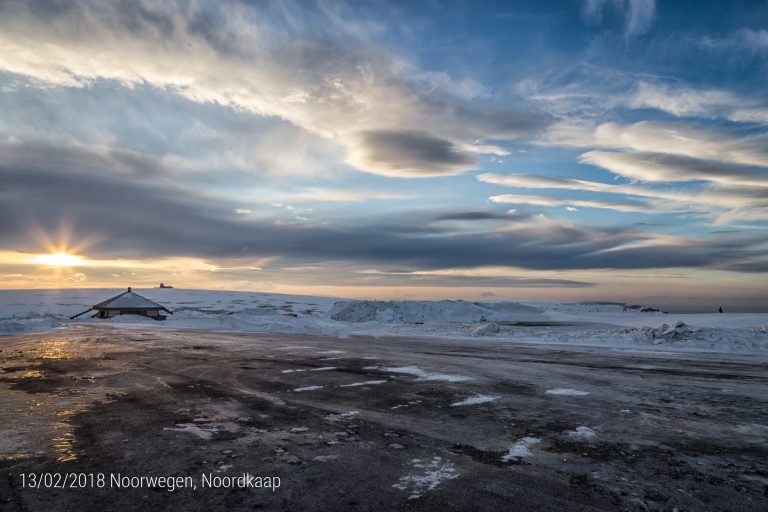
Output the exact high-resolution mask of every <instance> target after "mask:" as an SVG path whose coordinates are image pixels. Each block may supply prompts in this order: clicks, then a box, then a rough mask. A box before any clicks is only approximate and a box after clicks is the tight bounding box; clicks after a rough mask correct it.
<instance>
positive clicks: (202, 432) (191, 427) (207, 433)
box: [163, 423, 218, 441]
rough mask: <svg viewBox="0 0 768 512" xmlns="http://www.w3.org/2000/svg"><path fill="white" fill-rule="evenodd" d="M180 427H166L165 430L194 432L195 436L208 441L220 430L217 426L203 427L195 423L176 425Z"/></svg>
mask: <svg viewBox="0 0 768 512" xmlns="http://www.w3.org/2000/svg"><path fill="white" fill-rule="evenodd" d="M176 426H177V427H179V428H168V427H166V428H164V429H163V430H173V431H176V432H185V433H187V434H192V435H193V436H195V437H199V438H200V439H203V440H205V441H208V440H210V439H211V436H213V434H214V433H216V432H217V431H218V429H217V428H207V429H203V428H200V427H199V426H197V425H195V424H194V423H178V424H177V425H176Z"/></svg>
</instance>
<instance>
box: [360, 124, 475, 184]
mask: <svg viewBox="0 0 768 512" xmlns="http://www.w3.org/2000/svg"><path fill="white" fill-rule="evenodd" d="M359 138H360V144H359V146H358V147H357V148H355V151H354V153H353V154H352V157H351V158H350V163H352V164H353V165H354V166H355V167H357V168H359V169H362V170H367V171H370V172H375V173H377V174H383V175H386V176H394V177H430V176H445V175H451V174H459V173H462V172H466V171H468V170H470V169H471V168H472V165H473V164H474V163H475V162H476V159H475V158H474V157H473V156H471V155H468V154H466V153H464V152H462V151H460V150H459V149H458V147H457V146H456V145H455V144H453V143H452V142H450V141H448V140H444V139H440V138H437V137H434V136H432V135H430V134H429V133H427V132H422V131H410V130H403V131H395V130H371V131H366V132H362V133H361V134H359Z"/></svg>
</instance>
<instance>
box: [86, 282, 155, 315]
mask: <svg viewBox="0 0 768 512" xmlns="http://www.w3.org/2000/svg"><path fill="white" fill-rule="evenodd" d="M93 309H164V310H165V311H168V310H167V309H166V308H165V307H164V306H161V305H160V304H158V303H157V302H153V301H151V300H149V299H148V298H146V297H142V296H141V295H139V294H138V293H134V292H132V291H131V289H130V288H128V291H127V292H123V293H121V294H120V295H116V296H115V297H112V298H111V299H107V300H105V301H104V302H100V303H98V304H96V305H95V306H93ZM169 313H170V311H169Z"/></svg>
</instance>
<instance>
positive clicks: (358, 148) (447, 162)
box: [0, 1, 547, 177]
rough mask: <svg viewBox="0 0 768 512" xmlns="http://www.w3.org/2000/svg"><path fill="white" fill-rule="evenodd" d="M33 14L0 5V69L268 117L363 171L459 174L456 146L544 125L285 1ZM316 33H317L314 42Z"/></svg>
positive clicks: (80, 6)
mask: <svg viewBox="0 0 768 512" xmlns="http://www.w3.org/2000/svg"><path fill="white" fill-rule="evenodd" d="M34 6H35V4H34V3H31V4H24V3H4V4H3V5H2V12H1V13H0V68H2V69H5V70H7V71H10V72H12V73H16V74H20V75H24V76H27V77H30V78H31V79H33V80H35V81H37V82H38V83H42V84H52V85H57V86H65V87H85V86H88V85H89V84H93V83H97V82H99V81H102V80H109V81H114V82H115V83H119V84H121V85H123V86H125V87H129V88H130V87H136V86H140V85H143V84H149V85H152V86H155V87H158V88H162V89H165V90H166V91H172V92H174V93H176V94H178V95H180V96H182V97H184V98H187V99H189V100H192V101H195V102H199V103H217V104H220V105H227V106H231V107H233V108H237V109H242V110H245V111H247V112H250V113H252V114H255V115H258V116H275V117H278V118H280V119H284V120H286V121H288V122H290V123H292V124H294V125H296V126H299V127H301V128H302V129H304V130H306V131H308V132H310V133H312V134H315V135H317V136H320V137H323V138H326V139H329V140H331V139H332V140H334V141H335V142H336V143H338V144H340V145H341V146H342V147H344V148H346V149H347V150H348V151H349V153H350V155H352V157H351V158H350V160H349V161H350V162H351V163H353V164H354V165H358V166H360V167H361V170H365V171H369V172H374V173H381V174H385V175H395V176H399V177H419V176H424V175H435V174H439V173H447V174H455V173H457V172H462V171H466V170H468V169H469V168H471V164H472V162H473V161H474V157H473V156H472V155H470V154H468V153H466V152H464V151H463V150H462V144H468V143H471V142H472V141H475V140H477V139H483V138H490V137H494V138H516V137H519V136H521V135H530V134H532V133H535V132H536V131H538V130H540V129H541V128H542V127H543V126H544V125H545V124H546V122H547V119H546V117H544V116H542V115H541V114H537V113H535V112H530V111H526V110H525V108H521V109H514V110H510V109H505V108H495V109H492V110H489V109H487V108H486V107H476V106H473V105H472V104H470V103H468V101H469V100H471V99H473V98H477V97H479V96H484V95H486V94H487V93H486V90H485V88H484V86H482V85H481V84H479V83H477V82H476V81H474V80H469V79H464V78H456V79H454V78H452V77H450V76H449V75H448V74H447V73H440V74H437V75H436V74H435V73H432V72H429V71H423V70H421V69H419V68H418V67H417V66H416V65H415V64H413V63H412V62H410V61H409V60H408V59H407V58H404V57H402V56H400V55H397V54H394V53H392V52H390V51H387V50H385V49H383V48H381V47H379V46H377V45H376V44H374V43H373V42H372V41H371V40H370V39H369V38H367V37H366V36H365V34H364V33H362V32H360V31H359V30H358V29H359V25H356V24H353V23H345V22H344V13H343V12H339V10H338V9H337V10H333V9H326V10H320V12H313V13H309V12H300V13H299V14H298V15H297V13H296V12H294V11H295V10H298V11H303V8H302V7H300V6H298V5H293V6H292V7H291V8H288V6H287V4H286V5H282V6H281V5H279V4H278V5H276V6H273V7H271V8H270V7H266V6H263V7H256V6H246V5H245V4H240V3H237V2H223V3H221V4H186V3H168V4H157V3H152V4H144V3H141V2H136V3H126V2H119V3H109V2H93V3H91V2H87V1H82V2H73V3H69V4H67V5H66V7H65V8H62V9H60V10H58V11H48V12H47V13H46V14H45V15H43V14H42V12H45V11H44V9H36V8H34ZM340 9H341V10H342V11H343V9H342V8H340ZM303 15H305V16H303ZM51 22H55V24H56V27H57V30H56V31H51V30H49V29H48V26H49V23H51ZM309 22H311V23H312V25H311V28H310V26H309V25H308V23H309ZM321 26H327V27H329V28H328V30H327V32H326V31H324V32H323V33H322V34H317V33H316V32H317V30H318V27H321ZM402 126H408V127H409V129H412V130H413V131H412V132H400V130H402V128H401V127H402ZM417 133H418V134H419V135H418V136H417V135H416V134H417ZM482 147H483V146H482V145H478V146H476V148H477V150H478V151H482ZM428 156H434V157H435V161H430V162H427V161H425V160H424V157H428Z"/></svg>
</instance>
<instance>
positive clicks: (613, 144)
mask: <svg viewBox="0 0 768 512" xmlns="http://www.w3.org/2000/svg"><path fill="white" fill-rule="evenodd" d="M545 142H547V143H551V144H557V145H564V146H572V147H599V148H607V149H621V150H632V151H638V152H646V153H666V154H671V155H681V156H686V157H690V158H697V159H700V160H708V161H711V162H728V163H731V164H738V165H744V166H757V167H768V153H766V152H765V147H766V145H768V133H765V132H763V131H760V132H752V131H748V132H746V133H744V132H739V131H737V130H735V129H728V128H721V127H714V126H707V127H703V126H701V125H698V124H692V123H684V122H659V121H641V122H637V123H633V124H619V123H602V124H599V125H598V126H597V127H590V126H583V125H582V126H579V125H572V126H568V125H567V124H566V125H562V124H561V125H556V126H553V127H552V128H551V130H550V131H549V133H548V135H547V137H546V138H545Z"/></svg>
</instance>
